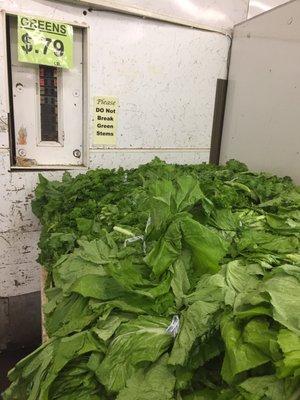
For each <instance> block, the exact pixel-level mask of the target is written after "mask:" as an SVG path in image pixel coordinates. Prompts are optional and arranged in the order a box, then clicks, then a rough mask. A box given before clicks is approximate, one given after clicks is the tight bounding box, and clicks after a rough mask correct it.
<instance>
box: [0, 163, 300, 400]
mask: <svg viewBox="0 0 300 400" xmlns="http://www.w3.org/2000/svg"><path fill="white" fill-rule="evenodd" d="M33 211H34V213H35V214H36V215H37V216H38V218H39V219H40V221H41V223H42V234H41V237H40V243H39V246H40V249H41V253H40V256H39V261H40V263H41V264H42V265H43V266H45V268H47V271H48V281H47V290H46V294H47V298H48V303H47V304H46V305H45V307H44V314H45V319H46V322H45V325H46V330H47V333H48V335H49V340H48V342H47V343H45V344H44V345H43V346H41V347H40V348H38V349H37V350H36V351H35V352H34V353H32V354H31V355H29V356H28V357H26V358H25V359H23V360H22V361H20V362H19V363H18V364H17V365H16V366H15V368H14V369H13V370H12V371H11V372H10V373H9V379H10V381H11V386H10V387H9V388H8V389H7V390H6V392H5V393H4V400H74V399H78V400H112V399H116V400H297V399H299V398H300V390H299V389H300V252H299V247H300V246H299V245H300V190H299V188H297V187H295V186H294V184H293V183H292V181H291V180H290V179H289V178H277V177H275V176H270V175H268V174H264V173H253V172H250V171H248V169H247V167H246V166H245V165H244V164H241V163H239V162H237V161H233V160H232V161H230V162H228V163H227V165H226V166H223V167H222V166H213V165H206V164H201V165H195V166H179V165H168V164H165V163H164V162H162V161H160V160H158V159H155V160H154V161H152V162H151V163H149V164H147V165H143V166H141V167H139V168H136V169H132V170H128V171H125V170H123V169H119V170H117V171H114V170H113V171H111V170H104V169H98V170H94V171H89V172H87V173H86V174H85V175H78V176H76V177H73V178H72V177H71V176H70V175H69V174H65V175H64V177H63V180H62V182H57V181H54V182H50V181H48V180H47V179H45V178H44V177H42V176H40V183H39V185H38V186H37V189H36V198H35V200H34V201H33Z"/></svg>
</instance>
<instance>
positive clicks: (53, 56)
mask: <svg viewBox="0 0 300 400" xmlns="http://www.w3.org/2000/svg"><path fill="white" fill-rule="evenodd" d="M18 60H19V61H21V62H27V63H32V64H43V65H49V66H53V67H61V68H72V65H73V27H72V26H71V25H67V24H63V23H61V22H56V21H49V20H46V19H41V18H38V17H26V16H23V15H19V16H18Z"/></svg>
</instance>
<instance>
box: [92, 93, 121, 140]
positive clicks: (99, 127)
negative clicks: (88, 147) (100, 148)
mask: <svg viewBox="0 0 300 400" xmlns="http://www.w3.org/2000/svg"><path fill="white" fill-rule="evenodd" d="M117 116H118V99H117V98H116V97H110V96H100V97H95V98H94V138H93V144H94V145H115V144H116V129H117Z"/></svg>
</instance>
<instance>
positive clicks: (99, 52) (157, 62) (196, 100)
mask: <svg viewBox="0 0 300 400" xmlns="http://www.w3.org/2000/svg"><path fill="white" fill-rule="evenodd" d="M98 20H100V21H101V23H98V24H97V21H98ZM90 22H91V24H92V26H93V29H91V56H90V57H91V66H92V75H93V76H94V77H98V79H96V78H94V79H93V84H92V86H91V89H90V90H91V94H92V95H93V96H97V95H108V96H109V95H111V96H115V97H117V98H118V99H119V104H120V110H119V121H118V131H117V147H119V148H122V149H124V148H136V149H137V148H140V149H145V148H154V149H161V148H167V149H176V148H177V149H178V148H182V149H186V148H189V149H195V150H196V149H198V150H203V149H205V150H207V149H208V148H209V147H210V137H211V128H212V120H213V109H214V97H215V87H216V81H217V79H218V78H225V77H226V74H227V64H226V59H227V55H228V49H229V44H230V41H229V39H228V38H227V37H225V36H222V35H219V34H216V33H210V32H203V31H199V30H191V29H189V28H184V27H179V26H174V25H170V24H165V23H160V22H156V21H150V20H146V21H144V20H141V19H137V18H136V17H132V16H124V15H119V14H112V13H95V14H93V13H92V15H91V17H90ZM99 40H100V41H101V47H100V48H99ZM92 118H93V115H90V121H91V120H92ZM91 131H92V129H91Z"/></svg>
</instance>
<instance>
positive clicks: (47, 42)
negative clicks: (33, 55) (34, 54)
mask: <svg viewBox="0 0 300 400" xmlns="http://www.w3.org/2000/svg"><path fill="white" fill-rule="evenodd" d="M45 40H46V44H45V47H44V51H43V53H44V54H47V51H48V47H49V46H50V43H51V42H52V39H49V38H45Z"/></svg>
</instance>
